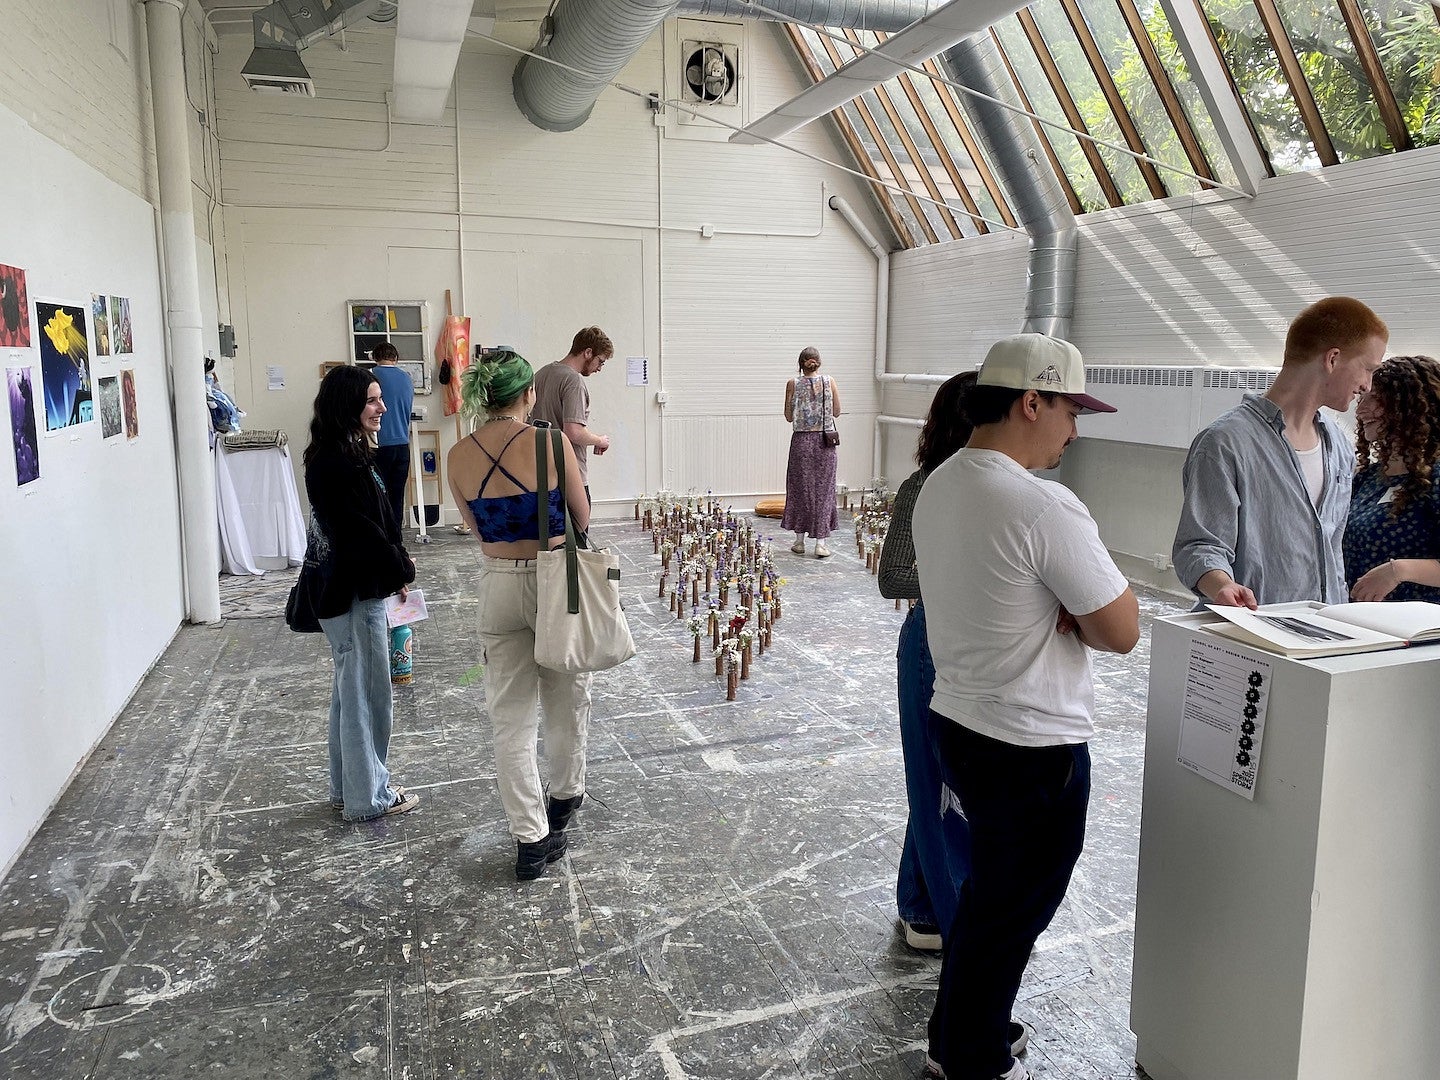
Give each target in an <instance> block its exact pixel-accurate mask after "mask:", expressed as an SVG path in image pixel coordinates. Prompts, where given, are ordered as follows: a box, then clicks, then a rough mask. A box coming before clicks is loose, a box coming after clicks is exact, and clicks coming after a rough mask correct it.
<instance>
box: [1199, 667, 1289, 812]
mask: <svg viewBox="0 0 1440 1080" xmlns="http://www.w3.org/2000/svg"><path fill="white" fill-rule="evenodd" d="M1269 703H1270V661H1269V660H1267V659H1265V658H1264V657H1263V656H1261V655H1260V654H1258V653H1256V652H1254V651H1252V650H1250V649H1243V648H1238V647H1236V646H1233V645H1222V644H1220V643H1218V642H1211V641H1193V642H1191V643H1190V664H1189V667H1188V668H1187V669H1186V672H1185V701H1184V705H1183V708H1182V711H1181V715H1180V750H1179V754H1178V755H1177V757H1176V760H1177V761H1179V763H1180V764H1181V765H1183V766H1184V767H1185V768H1187V769H1189V770H1191V771H1192V772H1196V773H1199V774H1200V775H1201V776H1203V777H1205V779H1207V780H1209V781H1211V782H1212V783H1216V784H1219V785H1220V786H1221V787H1223V788H1228V789H1229V790H1231V791H1234V792H1236V793H1237V794H1240V795H1243V796H1245V798H1247V799H1250V800H1254V798H1255V777H1256V775H1257V773H1258V772H1259V770H1260V741H1261V736H1262V735H1263V734H1264V733H1265V709H1266V706H1267V705H1269Z"/></svg>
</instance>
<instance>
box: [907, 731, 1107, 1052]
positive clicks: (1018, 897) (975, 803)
mask: <svg viewBox="0 0 1440 1080" xmlns="http://www.w3.org/2000/svg"><path fill="white" fill-rule="evenodd" d="M931 723H932V724H933V725H934V726H935V733H936V740H937V743H938V745H939V747H940V760H941V767H942V770H943V775H944V777H945V782H946V783H947V784H949V785H950V787H951V789H952V790H953V791H954V792H955V793H956V794H957V795H958V796H959V797H960V803H961V805H962V806H964V807H965V816H966V818H967V819H968V820H969V823H970V876H969V877H968V878H967V879H966V880H965V884H964V885H963V886H961V888H960V902H959V904H958V906H957V908H956V911H955V919H954V921H953V922H952V923H951V925H950V929H949V932H948V933H947V934H946V935H945V957H944V960H943V961H942V962H941V966H940V991H939V993H938V994H937V995H936V998H935V1011H934V1012H933V1013H932V1014H931V1016H930V1032H929V1034H930V1055H931V1057H934V1058H935V1059H936V1060H937V1061H939V1062H940V1065H941V1067H942V1068H943V1069H944V1070H945V1075H946V1077H948V1078H949V1080H994V1078H995V1077H998V1076H1001V1075H1003V1074H1004V1073H1005V1071H1006V1070H1007V1069H1009V1068H1010V1065H1011V1063H1012V1061H1013V1060H1014V1059H1013V1058H1012V1057H1011V1055H1010V1040H1009V1036H1008V1034H1007V1030H1008V1027H1009V1024H1010V1011H1011V1009H1012V1008H1013V1007H1014V1005H1015V995H1016V993H1017V992H1018V990H1019V989H1020V977H1021V976H1022V975H1023V974H1024V972H1025V965H1026V964H1028V963H1029V961H1030V950H1031V949H1032V948H1033V947H1034V945H1035V939H1036V938H1038V937H1039V936H1040V935H1041V934H1042V933H1043V932H1044V931H1045V928H1046V927H1047V926H1049V925H1050V920H1051V919H1053V918H1054V917H1055V912H1056V910H1057V909H1058V908H1059V907H1060V902H1061V901H1062V900H1064V898H1065V890H1066V889H1067V888H1069V885H1070V874H1071V871H1073V870H1074V869H1075V862H1076V860H1077V859H1079V857H1080V849H1081V848H1082V847H1083V846H1084V843H1085V813H1086V810H1087V807H1088V805H1089V802H1090V748H1089V747H1088V746H1087V745H1086V744H1085V743H1076V744H1073V745H1068V746H1012V745H1011V744H1009V743H1003V742H999V741H998V740H995V739H991V738H988V737H986V736H984V735H981V734H979V733H978V732H974V731H971V730H970V729H969V728H965V727H961V726H960V725H959V724H957V723H955V722H954V721H952V720H949V719H947V718H946V717H943V716H941V715H939V714H938V713H934V712H932V713H931Z"/></svg>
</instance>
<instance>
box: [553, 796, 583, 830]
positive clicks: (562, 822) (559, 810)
mask: <svg viewBox="0 0 1440 1080" xmlns="http://www.w3.org/2000/svg"><path fill="white" fill-rule="evenodd" d="M584 800H585V795H584V793H583V792H582V793H581V794H579V795H572V796H570V798H568V799H556V798H554V797H552V798H551V799H550V802H549V803H548V804H547V805H546V807H545V816H546V817H547V818H549V819H550V832H551V833H560V834H562V835H563V834H564V832H565V830H566V828H567V827H569V825H570V819H571V818H572V817H574V816H575V811H576V810H579V809H580V804H581V803H582V802H583V801H584Z"/></svg>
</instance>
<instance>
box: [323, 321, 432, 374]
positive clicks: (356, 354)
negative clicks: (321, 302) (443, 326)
mask: <svg viewBox="0 0 1440 1080" xmlns="http://www.w3.org/2000/svg"><path fill="white" fill-rule="evenodd" d="M427 311H428V305H427V304H426V302H425V301H424V300H347V301H346V303H345V312H346V326H347V328H348V332H349V335H350V362H351V363H354V364H360V365H362V366H368V365H370V364H372V363H374V355H373V354H374V349H375V346H377V345H383V344H386V343H389V344H391V345H393V346H395V351H396V352H397V353H398V354H399V365H400V367H402V368H404V369H405V371H406V372H407V373H408V374H409V376H410V381H411V382H413V383H414V384H415V392H416V393H417V394H428V393H430V389H431V387H430V362H429V360H428V359H427V358H426V357H427V353H426V349H425V335H426V332H427V321H428V320H427ZM322 375H323V372H322Z"/></svg>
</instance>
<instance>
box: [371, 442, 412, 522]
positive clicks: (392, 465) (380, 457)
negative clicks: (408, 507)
mask: <svg viewBox="0 0 1440 1080" xmlns="http://www.w3.org/2000/svg"><path fill="white" fill-rule="evenodd" d="M375 471H376V472H378V473H379V474H380V479H381V481H382V482H383V483H384V484H385V494H386V496H387V497H388V498H389V499H390V510H391V512H392V513H393V514H394V515H395V522H396V524H398V525H399V526H400V530H401V531H402V532H403V531H404V530H405V526H406V525H408V524H409V522H408V521H407V520H406V519H405V481H406V480H408V479H409V478H410V444H409V443H401V444H400V445H399V446H381V447H378V448H377V449H376V451H375ZM422 513H423V511H422Z"/></svg>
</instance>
